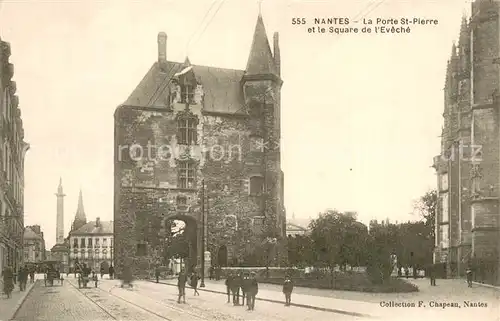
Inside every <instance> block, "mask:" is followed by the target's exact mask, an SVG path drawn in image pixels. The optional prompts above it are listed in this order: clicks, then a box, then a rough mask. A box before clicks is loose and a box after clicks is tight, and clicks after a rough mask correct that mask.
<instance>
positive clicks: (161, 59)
mask: <svg viewBox="0 0 500 321" xmlns="http://www.w3.org/2000/svg"><path fill="white" fill-rule="evenodd" d="M158 64H159V65H160V68H162V69H164V67H165V66H166V64H167V34H166V33H164V32H160V33H158Z"/></svg>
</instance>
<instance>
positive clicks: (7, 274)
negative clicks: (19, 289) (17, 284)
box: [2, 266, 14, 299]
mask: <svg viewBox="0 0 500 321" xmlns="http://www.w3.org/2000/svg"><path fill="white" fill-rule="evenodd" d="M2 278H3V292H4V293H5V294H6V295H7V299H8V298H10V296H11V294H12V290H14V272H13V271H12V268H11V267H10V266H7V267H5V268H4V269H3V271H2Z"/></svg>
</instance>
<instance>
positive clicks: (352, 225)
mask: <svg viewBox="0 0 500 321" xmlns="http://www.w3.org/2000/svg"><path fill="white" fill-rule="evenodd" d="M310 228H311V240H312V244H313V249H314V253H315V257H316V260H317V262H318V263H319V264H321V265H323V266H326V267H328V268H329V269H330V273H331V277H332V286H333V271H334V268H335V266H336V265H337V264H339V265H343V266H344V267H345V266H346V264H351V265H356V264H357V263H358V262H361V261H362V260H363V258H362V255H363V254H362V253H363V247H364V244H365V241H366V239H367V236H368V233H367V232H368V229H367V227H366V226H364V225H363V224H361V223H360V222H358V221H356V216H355V215H352V214H350V213H347V214H345V213H341V212H338V211H335V210H328V211H327V212H325V213H323V214H320V216H319V218H317V219H315V220H313V221H312V222H311V224H310Z"/></svg>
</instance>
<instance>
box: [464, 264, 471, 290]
mask: <svg viewBox="0 0 500 321" xmlns="http://www.w3.org/2000/svg"><path fill="white" fill-rule="evenodd" d="M465 274H466V275H467V285H468V287H469V288H472V269H471V268H470V267H468V268H467V270H466V271H465Z"/></svg>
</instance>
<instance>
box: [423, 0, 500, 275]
mask: <svg viewBox="0 0 500 321" xmlns="http://www.w3.org/2000/svg"><path fill="white" fill-rule="evenodd" d="M499 16H500V1H499V0H476V1H475V2H474V3H472V14H471V17H470V18H469V19H468V18H467V17H465V16H464V17H463V19H462V25H461V28H460V35H459V40H458V43H457V44H453V46H452V50H451V57H450V59H449V61H448V65H447V72H446V80H445V86H444V112H443V118H444V125H443V128H442V135H441V137H442V139H441V153H440V155H438V156H436V157H435V158H434V165H433V166H434V168H435V169H436V173H437V178H438V207H437V215H436V221H435V226H436V230H435V235H436V238H435V250H434V263H441V264H443V265H444V266H445V271H446V274H447V276H448V277H460V276H463V275H464V273H465V270H466V269H467V267H468V266H470V265H473V266H475V267H476V268H477V271H478V274H479V275H480V277H481V278H482V279H483V280H484V281H485V282H488V283H496V284H500V214H499V206H500V202H499V200H500V148H499V146H500V131H499V130H500V114H499V112H500V72H499V70H500V69H499V66H500V59H499V56H500V27H499Z"/></svg>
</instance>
